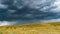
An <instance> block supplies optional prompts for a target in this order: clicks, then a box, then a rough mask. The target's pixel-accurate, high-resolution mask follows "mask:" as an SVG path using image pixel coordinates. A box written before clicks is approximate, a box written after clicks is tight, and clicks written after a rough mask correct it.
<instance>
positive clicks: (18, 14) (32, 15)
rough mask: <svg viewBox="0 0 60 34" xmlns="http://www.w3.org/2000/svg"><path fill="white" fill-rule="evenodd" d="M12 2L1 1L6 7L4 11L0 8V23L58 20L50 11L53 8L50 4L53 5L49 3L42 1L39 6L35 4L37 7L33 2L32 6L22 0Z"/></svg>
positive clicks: (57, 16)
mask: <svg viewBox="0 0 60 34" xmlns="http://www.w3.org/2000/svg"><path fill="white" fill-rule="evenodd" d="M14 1H15V0H6V1H4V0H3V2H2V4H3V5H4V6H5V5H7V7H6V9H4V8H0V21H16V20H17V21H19V20H22V21H33V20H49V19H57V18H60V16H59V15H57V13H54V12H52V11H51V9H52V8H55V7H53V6H51V3H53V2H51V1H47V2H46V1H45V2H44V1H43V2H44V3H42V2H41V3H40V5H37V4H38V2H37V4H36V5H37V6H35V1H33V3H32V4H31V3H28V2H27V3H25V2H26V1H24V0H23V1H22V0H16V2H14ZM41 1H42V0H41ZM24 3H25V4H24ZM46 3H48V4H46ZM30 4H31V5H30ZM31 7H33V8H31ZM34 7H35V8H34Z"/></svg>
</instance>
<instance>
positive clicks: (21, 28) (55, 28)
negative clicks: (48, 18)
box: [0, 22, 60, 34]
mask: <svg viewBox="0 0 60 34" xmlns="http://www.w3.org/2000/svg"><path fill="white" fill-rule="evenodd" d="M0 34H60V22H55V23H52V22H51V23H38V24H23V25H15V26H1V27H0Z"/></svg>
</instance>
